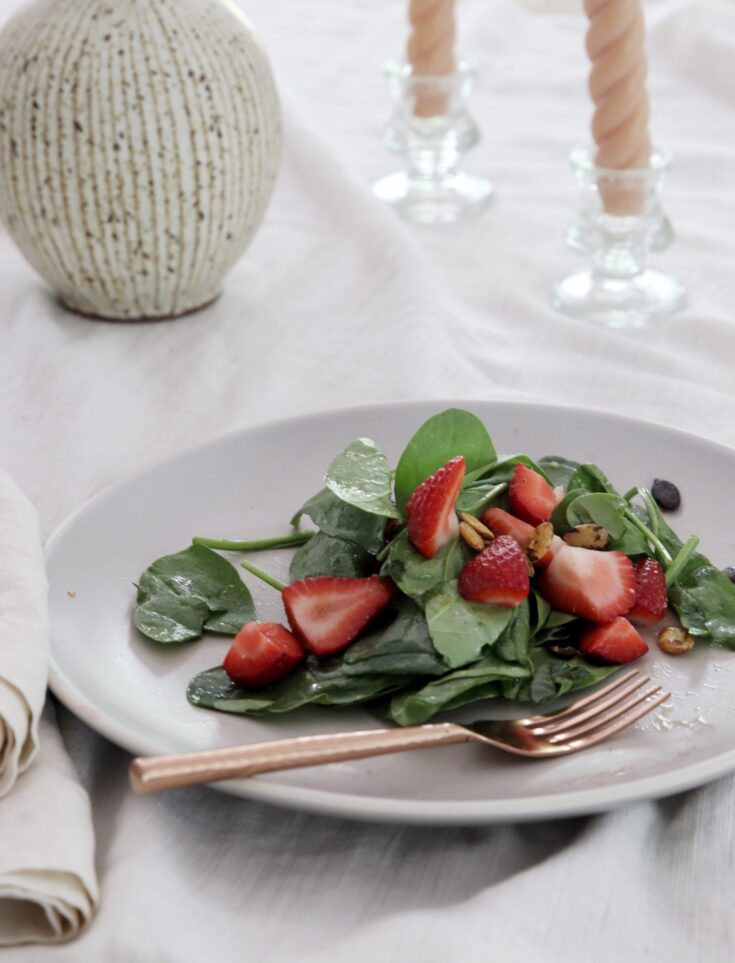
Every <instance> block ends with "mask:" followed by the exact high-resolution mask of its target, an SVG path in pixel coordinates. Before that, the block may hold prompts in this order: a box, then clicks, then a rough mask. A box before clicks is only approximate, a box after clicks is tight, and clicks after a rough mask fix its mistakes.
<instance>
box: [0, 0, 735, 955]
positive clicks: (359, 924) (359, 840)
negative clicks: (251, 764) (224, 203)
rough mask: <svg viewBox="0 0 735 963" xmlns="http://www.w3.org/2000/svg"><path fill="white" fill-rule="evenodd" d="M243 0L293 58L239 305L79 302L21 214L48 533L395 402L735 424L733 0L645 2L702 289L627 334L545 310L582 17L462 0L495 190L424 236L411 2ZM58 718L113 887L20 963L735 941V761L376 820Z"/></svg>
mask: <svg viewBox="0 0 735 963" xmlns="http://www.w3.org/2000/svg"><path fill="white" fill-rule="evenodd" d="M241 3H242V6H243V7H244V8H245V9H246V11H247V12H248V13H249V15H250V16H251V18H252V19H253V20H254V21H255V23H256V24H257V26H258V28H259V31H260V34H261V36H262V38H263V41H264V43H265V46H266V48H267V50H268V51H269V53H270V56H271V58H272V62H273V65H274V69H275V72H276V77H277V80H278V83H279V87H280V90H281V94H282V98H283V105H284V113H285V128H286V145H285V156H284V161H283V167H282V171H281V176H280V180H279V182H278V186H277V189H276V193H275V196H274V199H273V203H272V206H271V208H270V210H269V212H268V214H267V217H266V220H265V223H264V224H263V226H262V228H261V230H260V232H259V234H258V236H257V238H256V240H255V242H254V243H253V245H252V247H251V248H250V250H249V251H248V253H247V255H246V256H245V258H244V259H243V260H242V261H241V263H240V264H239V265H238V266H237V268H236V269H235V271H234V272H233V273H232V275H231V276H230V277H229V279H228V281H227V286H226V290H225V294H224V296H223V297H222V298H221V300H220V301H219V302H218V303H217V304H216V305H215V306H214V307H212V308H210V309H209V310H208V311H206V312H203V313H200V314H197V315H194V316H191V317H188V318H186V319H183V320H179V321H176V322H171V323H161V324H155V325H149V326H139V325H113V324H102V323H95V322H90V321H87V320H82V319H79V318H76V317H73V316H71V315H68V314H66V313H65V312H63V311H62V310H61V309H59V308H58V307H57V305H56V304H55V302H54V300H53V299H52V297H51V296H50V294H49V293H48V291H47V290H46V289H45V288H44V286H43V284H42V283H41V282H40V280H39V279H38V278H37V277H36V276H35V274H34V273H33V272H32V270H31V269H30V268H29V267H27V266H26V264H25V263H24V262H23V260H22V259H21V257H20V255H19V254H18V253H17V252H16V251H15V250H14V248H13V247H12V245H11V243H10V241H9V240H8V238H7V237H6V236H5V235H2V234H0V345H1V347H0V411H1V412H2V415H0V463H1V464H2V465H3V467H4V468H5V469H6V470H7V471H9V472H10V473H11V474H12V475H13V476H14V477H15V479H16V480H17V482H18V483H19V484H20V485H22V486H23V487H24V489H25V490H26V491H27V493H28V494H29V496H30V497H31V498H32V499H33V500H34V501H35V503H36V505H37V507H38V509H39V511H40V514H41V518H42V523H43V526H44V530H45V532H46V533H49V532H50V531H51V530H52V529H53V528H54V527H55V526H56V525H57V524H58V523H59V522H60V521H61V520H62V519H63V518H64V517H65V516H66V515H67V514H68V513H69V512H71V511H72V510H74V509H75V508H77V507H78V506H79V505H80V504H81V503H83V502H84V501H85V500H86V499H87V498H88V497H89V496H91V495H93V494H94V493H95V492H97V491H99V490H100V489H101V488H103V487H104V486H105V485H107V484H109V483H111V482H114V481H115V480H117V479H119V478H121V477H123V476H125V475H128V474H129V473H130V472H131V471H133V470H137V469H141V468H144V467H145V466H147V465H149V464H151V463H152V462H155V461H157V460H160V459H161V458H162V457H164V456H167V455H170V454H173V453H175V452H178V451H182V450H184V449H186V448H188V447H190V446H192V445H195V444H198V443H199V442H202V441H205V440H207V439H210V438H212V437H214V436H217V435H219V434H221V433H223V432H226V431H229V430H231V429H234V428H238V427H241V426H245V425H249V424H254V423H257V422H262V421H265V420H268V419H271V418H275V417H281V416H285V415H289V414H294V413H298V412H303V411H317V410H320V409H324V408H334V407H340V406H343V405H349V404H357V403H360V402H368V401H369V402H372V401H375V400H386V401H388V400H395V399H402V398H413V399H418V398H452V397H464V398H534V399H547V400H549V401H550V402H563V403H567V404H578V405H583V406H585V407H589V408H598V409H602V410H610V411H616V412H622V413H626V414H630V415H635V416H639V417H643V418H647V419H651V420H655V421H659V422H663V423H666V424H670V425H675V426H678V427H682V428H685V429H688V430H690V431H694V432H698V433H700V434H704V435H706V436H708V437H711V438H714V439H716V440H718V441H721V442H724V443H726V444H730V445H735V392H734V391H733V371H734V367H735V310H734V306H735V238H734V237H733V231H734V229H735V72H733V69H732V65H733V62H734V61H735V6H733V5H732V4H730V3H701V2H677V0H665V2H662V3H660V4H657V5H655V7H653V8H652V9H651V10H650V17H649V28H650V29H649V49H650V60H651V71H650V90H651V99H652V104H653V108H652V116H653V121H652V131H653V136H654V138H655V139H656V140H657V141H659V142H660V143H662V144H665V145H666V146H667V147H669V148H670V149H671V150H672V151H673V152H674V154H675V156H676V168H675V172H674V173H673V174H672V176H671V179H670V181H669V183H668V185H667V190H666V193H665V203H666V208H667V211H668V213H669V214H670V216H671V217H672V219H673V221H674V223H675V226H676V229H677V233H678V238H677V241H676V243H675V245H674V246H673V247H672V248H671V249H670V250H669V251H668V252H666V254H665V255H663V256H662V257H660V258H659V261H660V263H661V265H665V267H666V268H667V269H668V270H670V271H671V272H672V273H676V274H677V275H678V276H679V277H680V278H681V279H682V280H684V281H685V283H686V284H687V286H688V287H689V290H690V294H691V301H690V307H688V308H687V309H686V310H685V311H683V312H682V313H680V314H678V315H676V316H675V317H673V318H671V319H669V320H667V321H665V322H662V323H659V324H657V325H655V326H652V327H651V328H650V329H648V330H644V331H636V332H633V333H625V332H619V331H608V330H600V329H597V328H594V327H592V326H588V325H586V324H583V323H581V322H576V321H572V320H566V319H564V318H562V317H559V316H557V315H556V314H554V312H553V311H552V310H551V309H550V308H549V307H548V306H547V301H548V293H549V287H550V284H551V282H552V280H553V279H554V278H555V277H556V276H558V275H560V274H561V273H562V272H563V271H565V270H567V269H570V268H572V267H573V266H575V265H576V264H577V263H578V261H579V257H578V255H574V254H573V253H572V252H570V251H569V250H567V249H566V248H565V246H564V243H563V239H562V229H563V227H564V224H565V222H566V220H567V219H568V217H569V216H570V215H571V213H572V211H573V209H574V207H575V203H576V197H575V188H574V185H573V183H572V178H571V176H570V174H569V173H568V169H567V162H566V157H567V154H568V152H569V149H570V148H571V147H572V146H574V145H575V144H576V143H579V142H584V140H585V138H586V132H587V123H588V118H589V114H590V106H589V103H588V100H587V97H586V90H585V74H586V62H585V56H584V51H583V33H584V21H583V19H582V18H581V17H578V16H575V15H573V14H569V15H558V16H555V17H542V16H538V15H532V14H530V13H527V12H523V11H522V10H521V9H520V8H518V7H517V6H514V5H512V4H510V3H509V2H507V0H497V2H493V3H492V4H491V3H490V2H489V0H464V2H463V3H461V4H460V38H461V50H462V52H463V53H465V54H467V55H469V56H470V57H472V58H474V59H476V61H477V62H478V64H479V67H480V76H479V80H478V85H477V90H476V92H475V94H474V96H473V99H472V106H473V109H474V113H475V115H476V117H477V120H478V122H479V124H480V126H481V128H482V130H483V134H484V141H483V143H482V144H481V146H480V147H479V148H478V149H476V150H475V151H474V153H473V154H472V155H471V157H470V158H469V161H468V166H469V167H471V168H472V169H474V170H477V171H482V172H486V173H487V174H489V175H490V176H491V177H492V179H493V180H494V181H495V182H496V184H497V188H498V196H497V200H496V202H495V204H494V206H493V207H492V208H491V209H490V210H489V211H488V212H487V213H486V214H485V215H484V216H483V217H482V218H480V219H478V220H477V221H476V222H474V223H469V224H465V225H461V226H458V227H452V228H441V229H416V228H413V227H410V226H407V225H405V224H404V223H402V222H401V221H400V220H398V219H397V218H396V217H395V216H394V214H393V212H391V211H390V210H387V209H384V208H382V207H381V206H380V205H379V204H378V203H377V202H376V201H375V200H373V198H372V196H371V194H370V190H369V185H370V182H371V180H373V179H375V178H376V177H378V176H380V175H381V174H383V173H386V172H388V171H389V170H391V169H392V167H394V166H395V162H394V161H393V159H392V158H391V157H390V155H388V154H386V153H385V152H384V151H383V149H382V146H381V142H380V133H381V126H382V124H383V122H384V121H385V119H386V117H387V113H388V96H387V91H386V89H385V85H384V82H383V80H382V77H381V65H382V62H383V60H384V59H385V58H386V57H388V56H391V55H394V54H397V53H399V52H400V50H401V47H402V44H403V42H404V38H405V36H406V28H405V26H404V23H403V20H404V16H405V6H404V4H403V3H402V2H399V0H349V2H348V0H289V2H288V3H286V2H283V0H280V2H278V3H273V2H272V0H270V2H269V0H247V2H245V0H241ZM16 6H17V3H16V0H2V2H1V3H0V14H3V15H5V14H9V13H10V12H12V10H13V9H15V7H16ZM713 484H718V485H720V484H728V485H731V486H733V485H734V484H735V479H713ZM729 523H730V524H731V523H732V520H729ZM734 561H735V560H734ZM734 698H735V695H734ZM60 723H61V729H62V734H63V736H64V739H65V742H66V745H67V748H68V750H69V752H70V753H71V756H72V759H73V761H74V762H75V764H76V766H77V767H78V769H79V772H80V775H81V778H82V780H83V782H84V785H85V786H86V788H87V789H88V791H89V792H90V794H91V798H92V803H93V809H94V816H95V826H96V832H97V865H98V871H99V876H100V883H101V887H102V905H101V908H100V911H99V915H98V917H97V919H96V921H95V922H94V924H93V925H92V927H91V928H90V929H89V930H88V932H87V933H85V934H84V935H83V936H82V938H80V939H79V940H78V941H76V942H75V943H73V944H69V945H66V946H61V947H52V948H43V947H41V948H39V947H24V948H19V949H16V950H11V951H7V952H6V954H5V956H6V958H7V960H8V961H9V963H16V961H24V963H31V961H32V963H36V961H39V963H45V961H47V960H48V961H49V963H62V961H65V963H70V961H73V963H86V961H95V963H96V961H102V960H104V961H106V963H107V961H110V963H111V961H126V963H127V961H146V963H147V961H151V963H168V961H171V963H189V961H192V963H193V961H197V963H198V961H201V960H212V961H217V963H230V961H233V963H234V961H240V960H260V961H271V960H278V961H280V960H292V959H297V958H299V959H307V958H312V957H313V958H314V959H316V958H317V957H318V958H319V959H320V960H341V959H346V960H347V959H349V960H351V961H356V963H357V961H367V960H373V959H376V958H380V959H384V960H391V961H392V960H401V961H412V960H418V959H422V960H426V961H437V963H439V961H442V963H443V961H446V960H447V959H449V958H450V957H454V958H457V957H459V956H462V957H463V958H464V959H468V960H476V959H477V960H479V959H498V960H503V961H504V963H515V961H518V963H549V961H557V960H567V961H568V960H572V961H577V960H579V961H587V960H592V959H595V960H602V961H607V960H611V961H612V960H619V959H625V960H647V961H659V960H660V961H664V960H665V961H669V963H674V961H676V963H679V961H690V960H691V961H695V960H696V961H706V963H720V961H722V963H725V961H731V960H732V959H733V956H734V955H735V923H734V922H733V921H734V920H735V914H733V912H732V894H733V890H734V887H735V870H734V869H733V866H734V865H735V844H734V842H733V840H734V839H735V816H734V815H733V813H734V812H735V808H734V807H733V805H732V796H733V791H734V790H735V779H733V778H729V779H723V780H721V781H719V782H717V783H715V784H713V785H711V786H709V787H706V788H702V789H699V790H696V791H693V792H689V793H686V794H683V795H679V796H676V797H673V798H670V799H666V800H663V801H660V802H655V803H641V804H638V805H635V806H630V807H628V808H626V809H623V810H621V811H619V812H617V813H613V814H610V815H606V816H598V817H592V818H584V819H574V820H565V821H560V822H546V823H539V824H535V825H518V826H513V825H508V826H496V827H492V828H488V829H482V828H474V829H466V830H463V829H441V830H434V829H430V828H424V829H422V828H402V827H400V826H398V827H389V826H372V825H363V824H357V823H355V824H353V823H349V822H346V821H340V820H336V819H327V818H318V817H314V816H308V815H304V814H300V813H298V812H289V811H286V810H277V809H271V808H268V807H265V806H261V805H255V804H251V803H246V802H243V801H241V800H237V799H234V798H230V797H227V796H224V795H221V794H218V793H215V792H213V791H211V790H207V789H192V790H187V791H182V792H178V793H174V794H170V795H162V796H160V797H158V798H155V797H154V798H136V797H134V796H133V795H132V793H131V792H130V790H129V789H128V786H127V772H126V770H127V764H128V761H129V757H128V756H127V754H126V753H125V752H123V751H121V750H119V749H117V748H115V747H114V746H112V745H110V744H109V743H107V742H106V741H105V740H103V739H102V738H100V737H98V736H97V735H96V734H95V733H94V732H92V731H91V730H90V729H88V728H87V727H86V726H85V725H83V724H82V723H80V722H78V721H77V720H76V719H75V718H74V717H73V716H71V715H70V714H69V713H67V712H65V711H62V712H61V713H60ZM0 834H1V828H0Z"/></svg>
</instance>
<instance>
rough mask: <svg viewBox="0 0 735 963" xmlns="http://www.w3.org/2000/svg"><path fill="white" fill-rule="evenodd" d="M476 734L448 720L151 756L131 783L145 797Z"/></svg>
mask: <svg viewBox="0 0 735 963" xmlns="http://www.w3.org/2000/svg"><path fill="white" fill-rule="evenodd" d="M472 739H473V734H472V733H471V732H469V731H468V730H467V729H465V728H464V727H462V726H458V725H455V724H454V723H451V722H444V723H440V724H435V725H426V726H408V727H406V728H405V729H369V730H366V731H362V732H339V733H329V734H327V735H319V736H299V737H298V738H296V739H280V740H278V741H277V742H260V743H255V744H254V745H249V746H232V747H231V748H227V749H209V750H205V751H203V752H184V753H180V754H177V755H173V756H149V757H147V758H138V759H134V760H133V761H132V763H131V764H130V782H131V783H132V786H133V789H134V790H135V792H137V793H139V794H143V793H149V792H158V791H160V790H162V789H176V788H178V787H180V786H193V785H195V784H197V783H203V782H217V781H219V780H220V779H244V778H247V777H249V776H255V775H257V774H258V773H260V772H276V771H278V770H282V769H298V768H301V767H304V766H320V765H324V764H326V763H330V762H344V761H345V760H348V759H364V758H365V757H367V756H380V755H383V754H386V753H390V752H403V750H404V749H424V748H428V747H429V746H445V745H450V744H451V743H454V742H468V741H471V740H472Z"/></svg>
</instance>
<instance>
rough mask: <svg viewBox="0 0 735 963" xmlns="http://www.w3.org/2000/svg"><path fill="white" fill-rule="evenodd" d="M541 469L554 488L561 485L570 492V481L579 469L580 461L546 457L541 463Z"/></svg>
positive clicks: (552, 456)
mask: <svg viewBox="0 0 735 963" xmlns="http://www.w3.org/2000/svg"><path fill="white" fill-rule="evenodd" d="M539 468H541V469H543V471H544V472H545V473H546V477H547V478H548V479H549V482H550V483H551V485H552V487H554V488H556V486H557V485H561V486H562V487H563V488H564V489H565V491H567V490H569V479H570V478H571V477H572V475H573V474H574V472H575V471H576V470H577V469H578V468H579V462H578V461H569V459H568V458H562V457H561V456H559V455H545V456H544V457H543V458H542V459H541V460H540V461H539Z"/></svg>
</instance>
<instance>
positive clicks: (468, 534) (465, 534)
mask: <svg viewBox="0 0 735 963" xmlns="http://www.w3.org/2000/svg"><path fill="white" fill-rule="evenodd" d="M459 534H460V535H461V536H462V538H463V539H464V540H465V542H467V544H468V545H469V547H470V548H471V549H474V551H476V552H481V551H482V550H483V548H485V542H484V541H483V539H482V536H480V535H478V534H477V532H476V531H475V530H474V528H472V527H471V526H470V525H468V524H467V522H460V523H459Z"/></svg>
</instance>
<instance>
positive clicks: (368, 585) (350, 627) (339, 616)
mask: <svg viewBox="0 0 735 963" xmlns="http://www.w3.org/2000/svg"><path fill="white" fill-rule="evenodd" d="M394 592H395V589H394V587H393V583H392V582H390V581H389V580H388V579H385V578H381V577H380V576H379V575H371V576H370V577H369V578H336V577H332V576H330V575H321V576H319V577H318V578H304V579H301V580H300V581H298V582H293V583H292V584H291V585H287V586H286V588H284V590H283V592H282V593H281V594H282V598H283V604H284V607H285V609H286V615H287V616H288V621H289V624H290V626H291V628H292V629H293V631H294V632H295V633H296V635H297V636H298V637H299V638H300V639H301V641H302V642H303V643H304V645H305V646H306V648H307V649H308V650H309V652H311V653H313V654H314V655H332V654H333V653H334V652H341V651H342V649H344V648H346V647H347V646H348V645H349V644H350V642H352V641H353V640H354V639H355V638H357V636H358V635H359V634H360V632H362V630H363V629H364V628H365V626H366V625H367V624H368V623H369V622H371V621H372V619H374V618H375V616H376V615H377V614H378V613H379V612H381V611H382V610H383V609H384V608H385V606H386V605H387V604H388V603H389V602H390V600H391V599H392V598H393V595H394Z"/></svg>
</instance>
